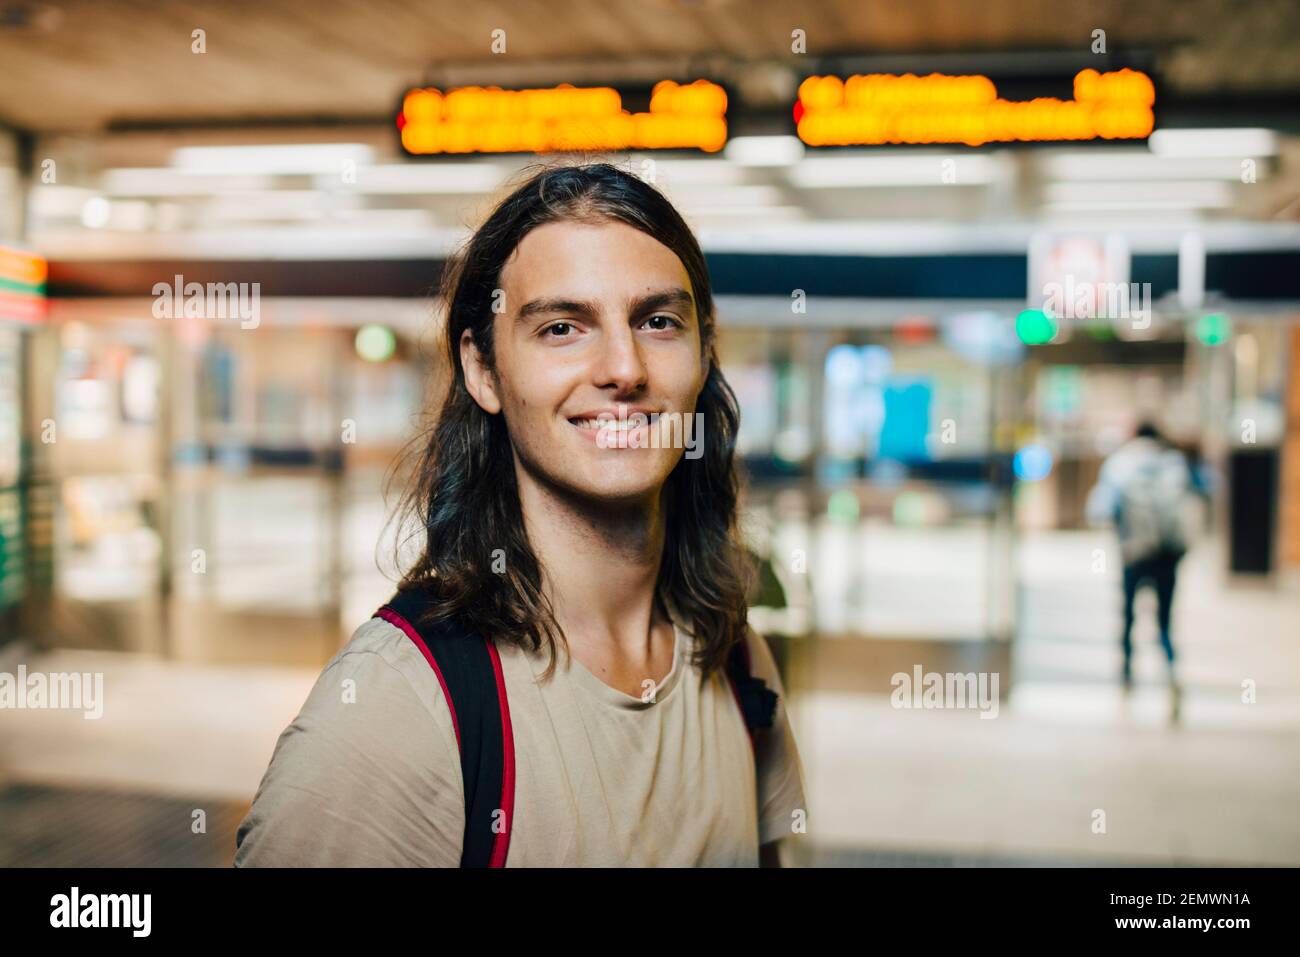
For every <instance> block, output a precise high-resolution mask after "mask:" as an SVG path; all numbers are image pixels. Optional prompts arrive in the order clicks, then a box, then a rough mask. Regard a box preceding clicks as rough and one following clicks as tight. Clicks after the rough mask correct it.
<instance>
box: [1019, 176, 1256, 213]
mask: <svg viewBox="0 0 1300 957" xmlns="http://www.w3.org/2000/svg"><path fill="white" fill-rule="evenodd" d="M1043 195H1044V198H1045V200H1046V201H1047V203H1048V204H1049V205H1052V206H1057V207H1062V206H1066V205H1068V206H1069V207H1070V208H1073V209H1123V208H1132V209H1211V208H1213V209H1219V208H1224V207H1227V206H1231V205H1232V190H1231V189H1230V188H1229V187H1228V185H1227V184H1226V183H1221V182H1217V181H1211V182H1203V181H1200V180H1188V181H1185V182H1172V183H1152V182H1141V183H1109V182H1108V183H1048V184H1047V186H1046V188H1045V189H1044V190H1043Z"/></svg>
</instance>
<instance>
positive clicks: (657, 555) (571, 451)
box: [234, 163, 806, 867]
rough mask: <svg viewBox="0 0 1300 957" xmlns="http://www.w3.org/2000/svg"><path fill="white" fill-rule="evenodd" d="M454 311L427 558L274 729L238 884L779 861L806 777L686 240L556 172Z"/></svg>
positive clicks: (424, 545)
mask: <svg viewBox="0 0 1300 957" xmlns="http://www.w3.org/2000/svg"><path fill="white" fill-rule="evenodd" d="M443 307H444V310H445V323H444V324H443V326H442V327H441V329H440V337H441V346H442V348H443V350H444V359H445V362H446V365H447V369H448V370H449V373H450V375H449V383H448V385H447V388H446V392H445V395H444V396H443V397H442V399H441V405H440V409H439V411H438V414H437V416H436V419H435V424H434V425H433V427H432V429H431V430H430V431H429V432H428V434H427V435H426V436H424V437H423V440H422V443H421V447H420V448H419V450H418V456H417V459H416V462H415V467H414V469H413V476H414V477H413V480H412V482H411V483H410V485H409V488H408V491H407V497H406V500H405V506H406V507H405V509H404V511H403V513H402V514H403V515H404V516H405V517H406V518H407V519H409V521H407V522H406V523H405V525H404V526H403V527H404V528H406V529H408V530H410V531H412V532H413V535H412V536H411V537H410V539H409V540H410V542H411V543H412V544H413V545H415V546H417V548H416V551H417V552H418V554H417V555H416V556H415V558H414V561H413V562H410V563H408V564H407V565H406V566H405V570H404V574H403V577H402V579H401V581H400V583H399V584H398V587H397V591H396V593H395V594H394V595H393V596H392V598H390V599H389V601H388V602H386V603H385V604H384V605H383V606H382V607H381V608H379V609H378V610H377V612H376V613H375V616H374V617H373V618H371V619H370V620H369V621H367V622H366V623H365V624H363V625H361V626H360V627H359V628H357V630H356V632H355V633H354V634H353V636H352V638H351V640H350V641H349V642H348V643H347V645H346V646H345V647H344V648H342V649H341V650H340V651H339V652H338V654H336V655H335V656H334V658H333V659H332V660H331V661H330V662H329V664H328V665H327V666H326V667H325V669H324V671H323V672H322V674H321V675H320V677H319V678H318V679H317V681H316V683H315V686H314V687H313V688H312V691H311V693H310V695H309V696H308V699H307V701H306V703H305V704H304V705H303V707H302V709H301V711H300V712H299V714H298V716H297V717H296V718H295V719H294V720H293V722H292V723H291V724H290V725H289V726H288V727H287V728H286V729H285V730H284V732H283V733H282V734H281V735H280V737H279V739H278V741H277V742H276V746H275V751H274V754H273V756H272V759H271V763H270V765H269V767H268V768H267V770H266V773H265V775H264V776H263V779H262V782H261V784H260V786H259V787H258V790H257V794H256V796H255V798H254V800H253V803H252V806H251V808H250V809H249V811H248V814H247V816H246V817H245V818H244V820H243V822H242V823H241V824H240V826H239V829H238V833H237V838H236V855H235V860H234V863H235V865H236V866H239V867H243V866H259V865H271V866H285V865H288V866H302V865H325V866H351V865H366V866H376V865H378V866H452V867H454V866H465V867H503V866H507V867H539V866H540V867H561V866H742V867H749V866H755V865H764V866H779V864H780V858H779V854H778V846H779V845H778V842H779V841H780V840H781V839H782V838H783V837H786V836H788V835H790V834H792V833H802V831H803V829H804V828H805V826H806V811H805V802H804V789H803V771H802V765H801V762H800V757H799V752H798V748H797V746H796V743H795V738H794V733H793V729H792V727H791V724H790V719H789V715H788V714H787V713H786V709H785V704H784V692H783V688H782V684H781V679H780V675H779V673H778V671H777V667H776V664H775V661H774V659H773V655H772V653H771V651H770V650H769V649H768V647H767V644H766V643H765V641H764V640H763V639H762V638H761V637H760V636H759V635H757V634H756V633H755V632H754V630H753V629H752V628H751V627H750V626H749V624H748V622H747V596H748V595H749V593H750V578H751V576H752V568H751V565H750V562H749V559H748V557H747V556H746V553H745V550H744V547H743V545H742V543H741V539H740V536H739V532H738V522H737V518H738V516H737V512H738V504H739V493H740V489H739V477H738V474H737V471H736V462H735V455H734V451H735V440H736V433H737V429H738V426H739V414H740V412H739V408H738V406H737V403H736V399H735V396H734V395H733V393H732V391H731V389H730V387H729V386H728V385H727V382H726V380H725V379H724V378H723V376H722V373H721V370H720V368H719V364H718V356H717V350H716V341H715V334H716V325H715V315H714V305H713V299H712V293H711V291H710V282H709V276H708V272H707V269H706V266H705V260H704V256H703V253H702V252H701V250H700V247H699V244H698V242H697V240H696V239H695V237H694V236H693V235H692V233H691V231H690V228H689V227H688V226H687V225H686V223H685V222H684V221H683V219H682V218H681V216H680V215H679V214H678V212H677V211H676V210H675V209H674V208H673V206H672V205H671V204H670V203H669V202H668V200H667V199H666V198H665V197H664V196H663V195H662V194H661V193H659V191H658V190H656V189H655V188H654V187H652V186H650V185H648V184H646V183H645V182H643V181H641V180H640V179H638V178H637V177H635V176H632V175H630V174H629V173H627V172H624V171H622V170H620V169H618V168H616V167H614V166H611V165H609V164H603V163H599V164H591V165H582V166H558V167H550V168H543V169H542V170H541V171H539V172H536V173H534V174H532V175H531V177H530V178H528V179H527V180H526V181H525V182H523V183H522V185H520V186H519V187H518V188H517V189H515V190H514V191H513V192H512V193H511V194H510V195H509V196H508V197H507V198H505V199H504V200H503V201H502V202H501V203H500V204H499V205H498V206H497V207H496V208H495V210H494V211H493V212H492V213H491V214H490V215H489V216H488V218H487V220H486V221H485V222H484V223H483V225H482V226H481V227H479V228H478V229H477V230H476V231H475V232H474V234H473V235H472V236H471V238H470V239H469V241H468V243H467V245H466V246H465V248H464V250H463V252H462V253H461V254H460V255H459V256H458V257H457V258H456V259H455V261H454V262H453V263H452V264H451V266H450V268H449V269H448V270H447V272H446V274H445V276H444V287H443ZM403 540H405V539H404V536H402V535H399V541H403Z"/></svg>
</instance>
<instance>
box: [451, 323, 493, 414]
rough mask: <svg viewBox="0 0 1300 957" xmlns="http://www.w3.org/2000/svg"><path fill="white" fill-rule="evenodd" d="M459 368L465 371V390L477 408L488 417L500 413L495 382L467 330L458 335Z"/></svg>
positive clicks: (471, 334)
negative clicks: (467, 390)
mask: <svg viewBox="0 0 1300 957" xmlns="http://www.w3.org/2000/svg"><path fill="white" fill-rule="evenodd" d="M460 367H461V368H462V369H464V370H465V388H467V389H469V394H470V395H472V396H473V397H474V401H475V402H477V403H478V404H479V408H481V409H482V410H483V411H484V412H486V413H488V414H489V415H496V414H497V413H498V412H500V411H501V398H500V397H499V396H498V395H497V390H496V384H495V380H494V379H493V377H492V373H491V372H489V371H488V369H487V366H485V365H484V364H483V357H482V356H480V355H479V351H478V346H476V345H474V335H473V333H471V332H470V330H468V329H466V330H465V331H464V332H462V333H461V335H460Z"/></svg>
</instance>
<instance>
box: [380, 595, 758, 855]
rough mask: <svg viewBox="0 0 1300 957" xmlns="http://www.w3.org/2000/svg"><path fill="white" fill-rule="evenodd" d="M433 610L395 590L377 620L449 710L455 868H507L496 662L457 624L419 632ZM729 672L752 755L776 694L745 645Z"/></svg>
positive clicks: (507, 797)
mask: <svg viewBox="0 0 1300 957" xmlns="http://www.w3.org/2000/svg"><path fill="white" fill-rule="evenodd" d="M430 605H431V599H430V598H429V597H428V596H427V595H425V594H422V593H420V592H417V591H415V590H407V591H399V592H398V593H397V594H396V595H394V596H393V598H392V599H391V600H389V602H388V603H387V604H385V605H384V606H383V607H381V608H380V609H379V610H378V611H377V612H375V614H374V617H375V618H382V619H384V620H385V621H387V622H388V623H389V624H391V625H394V626H396V627H397V628H399V629H401V631H402V632H403V633H404V634H405V635H406V637H407V638H409V639H410V640H411V642H412V643H413V644H414V645H415V646H416V648H418V649H419V650H420V653H421V654H422V655H423V656H424V660H425V661H427V662H428V663H429V667H430V668H432V669H433V673H434V675H435V676H436V677H437V679H438V684H439V685H440V686H441V688H442V693H443V697H444V698H445V699H446V701H447V705H448V707H449V709H450V711H451V723H452V728H453V729H455V732H456V743H457V745H458V746H459V748H460V768H461V776H462V778H463V779H464V782H465V835H464V840H463V843H462V851H461V860H460V866H461V867H504V866H505V862H506V854H507V853H508V852H509V849H510V829H511V827H512V825H513V822H514V800H515V745H514V735H513V733H512V731H511V726H510V702H509V700H508V699H507V695H506V684H505V678H504V676H503V675H502V671H501V658H500V656H499V655H498V653H497V649H496V645H495V644H493V643H492V642H491V641H489V640H488V639H487V638H485V637H483V636H482V635H479V634H477V633H476V632H474V631H473V629H471V628H469V627H468V626H466V625H465V624H464V623H463V622H461V621H459V620H457V619H455V618H452V619H446V620H443V621H438V622H432V623H428V624H420V625H417V624H416V623H417V622H420V621H421V620H422V618H423V617H424V615H425V613H426V612H427V610H428V608H429V607H430ZM726 671H727V678H728V680H729V682H730V684H731V691H732V695H733V697H734V698H735V699H736V705H737V707H738V708H739V709H740V713H741V715H742V716H743V717H744V719H745V728H746V730H747V731H748V732H749V744H750V748H751V749H756V744H755V740H756V738H757V737H760V736H761V734H762V732H764V731H766V730H768V729H770V728H771V727H772V723H773V719H774V717H775V714H776V705H777V694H776V692H775V691H772V690H771V689H770V688H768V687H767V683H766V682H765V681H763V679H761V678H756V677H754V676H753V675H752V673H751V662H750V656H749V643H748V642H747V641H742V642H739V643H737V644H736V645H735V646H734V647H733V648H732V650H731V653H730V654H729V655H728V658H727V668H726ZM755 756H757V751H756V750H755Z"/></svg>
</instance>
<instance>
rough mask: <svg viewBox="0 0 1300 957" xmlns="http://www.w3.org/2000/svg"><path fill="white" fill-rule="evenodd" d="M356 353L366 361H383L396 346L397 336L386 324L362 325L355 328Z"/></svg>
mask: <svg viewBox="0 0 1300 957" xmlns="http://www.w3.org/2000/svg"><path fill="white" fill-rule="evenodd" d="M355 345H356V349H357V355H359V356H360V357H361V358H363V359H365V360H366V361H367V362H383V361H384V360H385V359H387V358H388V357H389V356H391V355H392V354H393V351H394V350H395V349H396V348H397V337H396V336H395V335H393V330H391V329H389V328H388V327H387V326H376V325H369V326H362V327H361V328H360V329H358V330H357V338H356V342H355Z"/></svg>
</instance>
